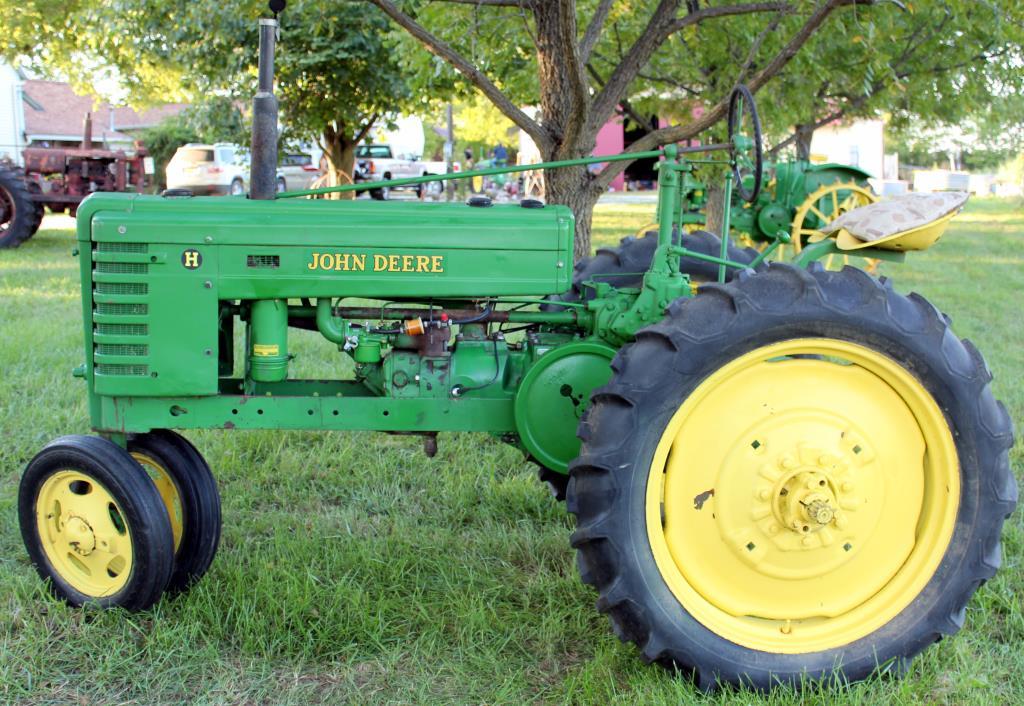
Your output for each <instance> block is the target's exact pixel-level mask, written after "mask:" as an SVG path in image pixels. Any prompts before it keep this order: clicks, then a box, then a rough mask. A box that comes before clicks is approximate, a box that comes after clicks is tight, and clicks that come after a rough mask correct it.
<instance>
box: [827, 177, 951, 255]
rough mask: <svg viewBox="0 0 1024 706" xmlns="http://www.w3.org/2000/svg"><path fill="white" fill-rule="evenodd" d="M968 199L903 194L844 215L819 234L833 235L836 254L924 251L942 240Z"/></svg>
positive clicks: (942, 194) (948, 194) (923, 194)
mask: <svg viewBox="0 0 1024 706" xmlns="http://www.w3.org/2000/svg"><path fill="white" fill-rule="evenodd" d="M968 197H969V194H967V193H965V192H962V191H946V192H940V193H935V194H925V193H912V194H903V195H901V196H896V197H895V198H892V199H888V200H886V201H877V202H875V203H872V204H868V205H866V206H861V207H860V208H855V209H853V210H852V211H847V212H846V213H844V214H842V215H841V216H839V218H837V219H835V220H834V221H832V222H831V223H829V224H828V225H827V226H825V227H824V228H823V229H822V232H823V233H825V234H826V235H834V236H835V239H836V247H838V248H839V249H840V250H858V249H860V248H882V249H884V250H925V249H927V248H929V247H931V246H932V245H933V244H934V243H935V242H936V241H938V239H939V238H940V237H942V234H943V233H944V232H945V230H946V226H947V225H949V221H950V220H951V219H952V218H953V216H955V215H956V214H958V213H960V209H962V208H963V207H964V204H965V203H967V199H968Z"/></svg>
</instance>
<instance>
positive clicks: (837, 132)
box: [811, 120, 885, 178]
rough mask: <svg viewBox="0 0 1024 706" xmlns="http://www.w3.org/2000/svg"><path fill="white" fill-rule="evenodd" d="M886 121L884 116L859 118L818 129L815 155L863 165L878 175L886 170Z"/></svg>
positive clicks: (866, 169) (867, 170)
mask: <svg viewBox="0 0 1024 706" xmlns="http://www.w3.org/2000/svg"><path fill="white" fill-rule="evenodd" d="M884 132H885V123H884V122H882V121H881V120H855V121H853V122H852V123H848V124H841V123H837V124H832V125H826V126H825V127H822V128H818V129H817V130H815V131H814V137H813V138H812V140H811V154H812V155H813V156H814V157H813V158H819V159H823V161H827V162H839V163H841V164H851V165H853V166H855V167H860V168H861V169H863V170H864V171H866V172H868V173H869V174H871V175H872V176H874V177H877V178H882V176H883V175H884V173H885V139H884Z"/></svg>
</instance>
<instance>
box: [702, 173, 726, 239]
mask: <svg viewBox="0 0 1024 706" xmlns="http://www.w3.org/2000/svg"><path fill="white" fill-rule="evenodd" d="M724 203H725V187H724V186H723V185H722V183H721V181H716V182H713V183H711V184H709V185H708V201H707V204H706V205H705V206H704V230H706V231H708V232H709V233H714V234H715V235H717V236H721V235H722V225H723V223H722V205H723V204H724Z"/></svg>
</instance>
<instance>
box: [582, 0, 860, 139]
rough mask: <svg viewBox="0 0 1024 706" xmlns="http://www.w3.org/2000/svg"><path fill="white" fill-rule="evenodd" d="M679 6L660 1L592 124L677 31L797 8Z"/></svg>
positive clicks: (606, 114) (602, 119)
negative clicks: (687, 9)
mask: <svg viewBox="0 0 1024 706" xmlns="http://www.w3.org/2000/svg"><path fill="white" fill-rule="evenodd" d="M846 1H853V0H846ZM678 7H679V0H661V2H659V3H658V7H657V9H655V11H654V14H653V15H652V16H651V19H650V21H649V22H648V23H647V26H646V27H645V28H644V31H643V32H642V33H641V34H640V36H639V37H638V38H637V40H636V41H635V42H634V43H633V46H631V47H630V48H629V50H628V51H627V52H626V55H625V56H624V57H623V58H622V61H621V62H619V65H618V66H617V67H616V69H615V71H614V72H612V75H611V76H609V77H608V82H607V83H606V84H605V86H604V88H603V89H601V92H600V93H598V94H597V96H595V97H594V103H593V106H594V107H593V110H592V111H591V117H590V126H591V127H594V126H599V125H603V124H604V123H606V122H607V121H608V119H609V118H610V117H611V116H612V114H613V113H614V112H615V106H616V105H618V103H619V101H620V100H622V96H624V95H625V93H626V91H627V90H628V89H629V85H630V84H631V83H632V82H633V80H634V79H635V78H636V76H637V74H638V73H639V72H640V70H641V69H642V68H643V67H644V66H645V65H646V64H647V61H648V60H649V59H650V58H651V56H652V55H653V54H654V52H655V51H656V50H657V49H658V47H660V46H661V45H662V43H663V42H664V41H665V40H666V39H668V38H669V37H670V36H671V35H672V34H673V33H675V32H678V31H680V30H682V29H685V28H686V27H689V26H691V25H696V24H699V23H700V22H703V21H704V20H707V19H712V18H716V17H728V16H732V15H745V14H751V13H760V12H792V11H793V10H794V9H795V5H794V4H793V3H792V2H750V3H739V4H736V5H719V6H715V7H705V8H703V9H699V10H696V11H693V12H689V13H687V14H686V15H684V16H683V17H679V18H677V17H676V16H675V14H676V10H677V9H678Z"/></svg>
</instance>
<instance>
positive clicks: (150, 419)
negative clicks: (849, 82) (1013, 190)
mask: <svg viewBox="0 0 1024 706" xmlns="http://www.w3.org/2000/svg"><path fill="white" fill-rule="evenodd" d="M275 31H276V22H274V21H273V20H262V21H261V64H262V65H263V68H262V69H261V71H260V80H261V91H260V93H259V94H258V95H257V98H256V100H255V107H254V127H253V149H252V155H253V159H252V170H253V173H252V180H251V183H252V192H251V194H250V197H249V198H244V197H209V198H190V196H189V195H188V194H187V193H183V192H170V193H165V194H164V195H161V196H147V195H136V194H119V193H102V194H101V193H97V194H94V195H93V196H91V197H90V198H89V199H87V200H86V201H85V202H84V203H83V204H82V205H81V207H80V208H79V210H78V229H77V239H78V248H79V258H80V262H81V282H82V314H83V323H84V336H85V363H84V365H82V366H81V367H80V368H78V369H77V370H76V373H75V374H76V375H77V376H78V377H81V378H83V381H84V384H85V386H86V389H87V391H88V399H89V410H90V414H91V421H92V427H93V428H94V429H95V431H96V432H97V435H96V436H65V437H61V438H59V439H56V440H54V441H52V442H51V443H49V444H48V445H47V446H46V447H45V448H43V449H42V450H41V451H40V452H39V453H38V454H37V455H36V456H35V457H34V458H33V459H32V460H31V461H30V463H29V464H28V466H27V468H26V469H25V472H24V474H23V476H22V480H21V485H20V490H19V497H18V510H19V517H20V524H21V531H22V535H23V538H24V542H25V545H26V547H27V549H28V553H29V556H30V557H31V560H32V562H33V563H34V565H35V566H36V568H37V570H38V572H39V574H40V576H41V577H42V578H43V579H44V580H46V581H47V583H48V584H49V586H50V588H51V589H52V591H53V592H54V593H55V594H56V595H57V596H59V597H60V598H62V599H64V600H66V601H67V602H68V603H70V604H72V605H83V604H93V605H98V606H104V607H107V606H109V607H114V606H120V607H123V608H125V609H128V610H143V609H146V608H149V607H150V606H152V605H153V604H154V603H156V602H157V601H158V600H159V599H160V597H161V596H162V595H163V594H164V593H166V592H181V591H185V590H187V589H188V588H189V586H191V585H192V584H193V583H194V582H196V581H197V580H199V579H200V577H202V575H203V574H204V573H205V572H206V570H207V568H208V567H209V566H210V564H211V562H212V561H213V559H214V554H215V552H216V549H217V544H218V537H219V532H220V521H221V518H220V501H219V496H218V492H217V487H216V483H215V481H214V477H213V474H212V473H211V470H210V467H209V465H207V462H206V461H205V460H204V459H203V457H202V455H201V454H200V452H199V451H198V450H197V449H196V448H195V447H194V446H193V445H192V444H191V443H190V442H189V441H187V440H186V439H185V437H183V436H182V435H180V434H179V433H178V432H177V431H172V430H187V429H214V428H215V429H223V430H225V431H237V430H242V429H292V430H294V429H309V430H339V431H340V430H376V431H387V432H403V433H415V434H422V435H424V438H425V442H426V444H425V447H426V449H427V450H428V451H431V450H433V448H436V447H435V446H434V444H435V443H436V442H435V439H436V436H435V435H436V434H437V432H444V431H483V432H489V433H491V434H493V435H495V436H496V437H500V438H501V439H504V440H507V441H509V442H510V443H512V444H515V445H516V446H518V447H519V448H521V449H523V451H524V452H525V453H526V454H528V455H529V456H530V457H531V458H532V459H534V460H535V461H536V462H537V463H538V465H540V466H541V467H542V468H543V469H544V470H545V473H546V474H547V475H548V477H549V478H556V479H561V482H560V484H559V485H560V487H561V489H562V490H564V492H565V495H566V500H567V507H568V510H569V511H570V512H571V513H573V514H574V515H575V517H576V529H575V531H574V532H573V534H572V537H571V543H572V546H573V547H575V549H576V551H577V553H578V554H577V559H578V566H579V570H580V574H581V577H582V579H583V580H584V581H585V582H586V583H588V584H590V585H591V586H593V587H594V588H595V589H596V591H597V594H598V601H597V608H598V610H600V611H601V612H603V613H605V614H606V615H607V616H608V617H609V618H610V619H611V622H612V626H613V628H614V630H615V631H616V633H617V634H618V635H619V636H620V637H621V638H622V639H624V640H628V641H630V642H633V643H635V645H636V646H637V648H638V649H639V651H640V653H641V655H642V657H643V659H644V660H646V661H648V662H652V661H653V662H658V663H659V664H662V665H665V666H667V667H669V668H672V669H678V670H681V671H682V672H683V673H686V674H692V675H693V677H694V678H695V680H696V681H697V683H698V684H699V685H700V686H702V687H704V688H712V687H713V686H714V685H715V684H716V683H723V684H740V683H743V684H748V685H754V686H756V687H765V688H766V687H769V686H771V685H773V684H775V683H778V682H782V683H799V682H800V681H801V680H803V679H805V678H809V679H828V678H831V677H832V676H834V675H835V674H836V673H837V672H838V673H839V674H840V675H841V676H842V677H843V678H846V679H850V680H856V679H863V678H866V677H868V676H869V675H871V674H873V673H876V672H878V671H887V670H891V671H894V672H898V671H899V670H901V669H903V668H904V667H905V665H906V664H907V662H908V661H909V660H910V659H911V658H912V657H914V656H915V655H916V654H917V653H919V652H920V651H921V650H923V649H924V648H925V647H926V646H928V645H929V644H931V643H933V642H935V641H936V640H938V639H940V638H941V637H943V636H945V635H951V634H953V633H955V632H957V630H958V629H959V628H960V627H961V625H962V624H963V617H964V606H965V604H966V603H967V601H968V600H969V599H970V597H971V595H972V594H973V593H974V591H975V590H976V589H977V588H978V586H980V585H981V583H983V582H984V581H985V580H986V579H988V578H990V577H991V576H992V575H993V574H994V572H995V571H996V569H997V567H998V566H999V563H1000V531H1001V527H1002V525H1003V521H1004V518H1005V517H1006V516H1007V515H1008V514H1009V513H1010V512H1011V511H1012V510H1013V508H1014V506H1015V502H1016V486H1015V483H1014V478H1013V476H1012V474H1011V472H1010V468H1009V463H1008V450H1009V448H1010V446H1011V444H1012V430H1011V423H1010V420H1009V417H1008V416H1007V413H1006V411H1005V409H1004V408H1003V406H1002V405H1001V404H1000V403H999V402H997V401H996V400H995V399H994V398H993V396H992V391H991V387H990V380H991V376H990V374H989V372H988V368H987V367H986V365H985V363H984V361H983V359H982V357H981V354H980V353H979V352H978V351H977V350H976V349H975V348H974V346H972V345H971V344H970V343H969V342H968V341H965V340H961V339H959V338H957V337H956V336H955V335H954V334H953V333H952V331H951V329H950V322H949V319H948V318H947V317H945V316H944V315H943V314H942V313H941V312H939V311H938V310H937V309H936V308H935V307H934V306H932V305H931V304H929V303H928V302H927V301H925V300H924V299H923V298H922V297H920V296H918V295H916V294H911V295H909V296H906V295H903V294H901V293H899V292H897V291H896V290H895V289H893V287H892V285H891V284H890V283H889V282H884V281H880V280H878V279H875V278H873V277H871V276H870V275H868V274H866V273H865V272H863V271H862V270H858V269H854V268H845V269H843V270H842V271H839V272H833V271H828V270H826V269H824V268H823V267H822V266H821V264H820V260H821V259H822V258H823V257H827V256H828V255H831V254H836V253H840V252H842V251H841V250H839V249H838V246H837V244H836V240H835V239H831V238H829V239H825V240H823V241H821V242H818V243H814V244H813V245H810V246H808V247H805V248H804V249H803V250H802V251H801V253H800V254H799V256H798V257H796V258H795V259H793V261H792V262H790V263H778V262H768V260H767V258H768V257H769V256H770V254H771V253H772V252H773V251H774V250H777V249H778V247H780V246H782V245H784V244H785V243H786V242H787V241H788V240H789V234H788V232H786V231H785V230H782V229H779V230H777V231H776V232H774V233H772V232H770V231H768V232H767V235H768V237H770V238H771V243H770V244H769V246H768V247H767V248H765V250H764V251H762V252H760V253H756V254H754V255H750V253H748V252H746V251H742V250H741V249H738V248H732V247H731V246H730V244H729V238H728V236H726V237H725V238H723V239H722V240H721V241H717V239H716V241H717V242H715V243H714V244H715V245H716V247H717V250H715V251H713V252H712V251H710V250H709V249H707V248H704V249H701V248H693V249H691V248H689V247H687V243H688V242H689V241H688V240H686V239H684V238H682V237H680V233H681V232H682V230H683V229H682V225H683V222H682V220H681V213H682V207H683V204H684V198H683V197H684V194H685V187H686V178H687V176H689V175H691V174H692V169H693V163H692V162H690V161H688V156H690V155H692V154H695V153H697V152H700V153H702V154H705V155H708V154H710V155H718V157H717V158H716V159H717V160H718V161H719V162H720V163H721V164H724V165H727V166H728V167H729V170H730V171H729V174H728V176H727V177H726V179H725V183H724V189H725V193H726V195H727V197H728V195H729V193H730V192H731V191H732V189H733V188H734V187H735V189H736V190H737V192H738V193H739V195H740V197H741V198H743V199H744V200H745V202H747V203H756V202H757V198H758V188H757V187H756V185H754V184H752V183H751V182H750V180H749V179H747V178H746V177H748V176H749V175H750V174H751V173H752V171H753V169H754V165H755V164H756V163H757V162H758V161H759V159H760V155H761V146H760V144H759V140H756V139H753V138H752V137H751V135H750V132H749V130H748V129H745V127H744V126H745V125H748V124H749V123H750V121H751V119H752V118H753V117H754V116H755V107H754V103H753V100H752V98H751V96H750V94H749V92H748V91H747V90H746V89H745V88H743V87H738V88H737V89H736V90H735V92H734V93H733V96H732V101H731V108H730V119H729V127H730V130H729V139H728V141H727V142H725V143H722V144H715V145H706V146H703V147H700V148H680V147H677V146H675V145H668V146H666V147H665V148H664V149H662V150H657V151H652V152H645V153H634V154H626V155H619V156H611V157H608V156H602V157H599V158H594V159H583V160H572V161H569V162H556V163H549V164H546V165H544V167H543V168H546V169H556V168H559V167H564V166H570V165H580V164H586V163H589V162H592V161H601V162H607V161H610V160H629V159H634V158H637V157H654V156H658V157H661V158H662V161H661V162H660V164H659V172H658V173H659V180H658V190H659V203H658V224H659V225H658V231H657V237H656V240H655V242H656V247H655V248H654V251H653V254H652V257H651V258H650V259H649V260H648V262H647V264H646V265H645V266H644V270H643V271H642V273H641V274H640V275H639V277H635V278H633V279H631V280H630V282H629V283H627V284H624V283H623V281H622V279H621V278H620V277H618V275H622V274H624V272H622V271H621V270H620V271H617V272H616V271H612V272H607V273H600V272H591V274H590V275H589V276H588V277H587V279H586V280H585V281H582V282H581V281H578V280H577V282H576V287H577V289H576V290H573V286H574V282H573V275H572V273H573V266H572V255H573V234H574V221H573V215H572V213H571V212H570V211H569V209H567V208H565V207H563V206H552V205H543V204H540V203H537V202H524V203H523V204H522V205H503V206H498V205H496V206H488V203H487V202H486V200H484V199H480V198H476V199H473V200H471V203H470V204H451V203H412V202H410V203H382V202H375V201H370V200H350V201H344V200H338V201H334V200H310V199H304V198H299V197H301V196H306V195H310V194H311V193H312V192H293V193H284V194H279V193H276V191H275V184H274V164H275V158H276V126H277V117H276V110H277V109H276V100H275V99H274V97H273V95H272V94H271V92H270V90H271V86H272V83H271V80H272V76H271V74H272V71H271V69H270V67H269V62H270V58H271V57H272V54H273V51H272V50H273V42H274V33H275ZM704 159H705V161H706V160H707V159H708V158H707V157H705V158H704ZM536 168H537V166H536V165H529V166H525V167H522V169H536ZM515 169H519V168H518V167H517V168H511V169H509V171H514V170H515ZM483 174H484V175H485V174H487V171H486V170H485V171H484V172H483ZM480 175H481V174H480V173H477V174H475V175H470V174H460V175H454V176H456V177H458V178H463V177H469V178H472V177H473V176H480ZM452 176H453V175H447V176H439V177H421V178H420V179H419V180H418V182H417V180H410V179H405V180H396V181H394V182H393V183H392V184H389V185H394V186H401V185H409V184H412V183H428V182H429V181H439V180H443V179H446V178H451V177H452ZM373 186H374V187H375V188H376V187H378V186H380V184H379V183H376V184H374V185H373ZM365 188H368V185H365V184H357V185H347V186H341V187H334V188H333V189H327V190H320V191H319V192H317V193H324V192H330V191H358V190H361V189H365ZM728 202H729V201H728V198H727V199H726V203H728ZM724 218H725V220H726V221H728V219H729V213H728V211H727V212H726V213H725V214H724ZM727 225H728V224H726V226H727ZM728 232H729V231H728V227H726V228H725V230H724V233H726V234H728ZM929 232H930V231H929ZM929 237H931V236H929ZM931 240H934V238H933V237H931ZM868 251H870V254H872V256H877V257H887V258H890V259H892V258H897V259H898V258H899V257H902V256H903V253H900V252H894V251H891V250H887V249H884V248H882V247H873V246H871V247H866V248H865V249H863V250H861V252H868ZM737 253H738V254H737ZM620 264H621V263H620ZM696 268H703V269H705V270H706V269H707V268H711V271H710V272H706V273H705V275H706V276H694V277H691V276H690V274H688V273H689V272H692V271H694V270H695V269H696ZM606 275H607V276H606ZM698 280H704V283H703V284H697V281H698ZM574 291H575V292H576V294H575V296H570V295H571V294H572V293H573V292H574ZM506 326H514V327H515V328H516V329H519V334H518V335H517V336H512V335H508V336H506V335H505V333H506V330H505V327H506ZM295 328H299V329H308V330H314V331H319V332H320V334H322V336H323V337H324V338H326V339H327V340H328V341H330V342H331V343H333V344H336V346H337V349H338V353H339V361H338V362H339V370H341V369H343V368H344V369H346V370H347V369H349V367H348V366H343V365H342V358H347V359H351V361H352V362H353V364H354V365H353V367H352V368H351V370H352V373H351V374H349V375H342V374H340V373H339V375H338V376H337V378H335V379H316V380H305V379H296V378H295V377H293V376H292V375H290V374H289V370H290V365H291V363H290V361H291V355H290V353H289V331H290V330H291V329H295ZM239 337H240V338H241V340H242V344H241V346H242V350H243V351H244V353H243V355H242V356H240V359H236V357H235V354H234V351H235V345H234V344H235V342H236V340H237V339H238V338H239Z"/></svg>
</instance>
